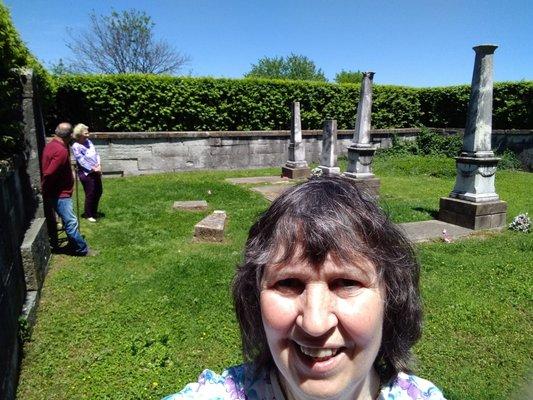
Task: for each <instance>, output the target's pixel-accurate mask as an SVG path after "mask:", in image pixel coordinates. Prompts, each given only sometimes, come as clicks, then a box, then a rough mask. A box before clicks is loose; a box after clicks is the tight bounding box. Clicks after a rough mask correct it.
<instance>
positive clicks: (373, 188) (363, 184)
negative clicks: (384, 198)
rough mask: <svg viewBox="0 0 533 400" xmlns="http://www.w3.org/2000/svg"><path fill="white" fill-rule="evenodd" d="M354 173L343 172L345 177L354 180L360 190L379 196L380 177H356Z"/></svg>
mask: <svg viewBox="0 0 533 400" xmlns="http://www.w3.org/2000/svg"><path fill="white" fill-rule="evenodd" d="M354 175H355V174H351V173H349V172H345V173H344V174H342V176H343V177H345V178H347V179H350V180H351V181H352V182H354V183H355V186H357V189H359V191H361V192H365V193H367V194H369V195H371V196H373V197H379V188H380V186H381V183H380V181H379V178H375V177H372V178H356V177H355V176H354Z"/></svg>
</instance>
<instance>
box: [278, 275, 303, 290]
mask: <svg viewBox="0 0 533 400" xmlns="http://www.w3.org/2000/svg"><path fill="white" fill-rule="evenodd" d="M276 288H277V289H278V290H280V291H283V292H290V293H301V292H303V290H304V283H303V282H302V281H300V280H299V279H294V278H288V279H281V280H279V281H278V282H276Z"/></svg>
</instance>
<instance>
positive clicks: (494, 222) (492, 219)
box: [439, 45, 507, 229]
mask: <svg viewBox="0 0 533 400" xmlns="http://www.w3.org/2000/svg"><path fill="white" fill-rule="evenodd" d="M497 47H498V46H494V45H480V46H476V47H474V51H475V52H476V60H475V63H474V73H473V76H472V87H471V90H470V102H469V104H468V115H467V120H466V128H465V134H464V138H463V149H462V152H461V154H460V156H459V157H456V158H455V160H456V161H455V163H456V168H457V177H456V181H455V187H454V188H453V190H452V192H451V193H450V196H449V197H441V199H440V210H439V219H440V220H441V221H445V222H449V223H452V224H455V225H460V226H463V227H466V228H470V229H490V228H500V227H503V226H505V225H506V213H507V203H506V202H504V201H500V199H499V196H498V195H497V194H496V190H495V188H494V177H495V174H496V165H497V164H498V161H499V160H500V159H499V158H497V157H494V153H493V151H492V147H491V135H492V87H493V81H492V76H493V63H492V59H493V54H494V51H495V50H496V48H497Z"/></svg>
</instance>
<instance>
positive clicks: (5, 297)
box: [0, 157, 50, 400]
mask: <svg viewBox="0 0 533 400" xmlns="http://www.w3.org/2000/svg"><path fill="white" fill-rule="evenodd" d="M35 207H36V205H35V204H34V198H33V193H32V189H31V181H30V178H29V176H28V174H27V172H26V168H25V166H24V165H23V159H22V157H15V158H14V159H13V160H11V161H10V162H6V161H0V398H2V399H7V400H9V399H14V398H15V393H16V382H17V379H18V367H19V361H20V355H21V346H20V345H21V343H20V340H19V337H18V332H19V318H20V317H22V318H23V319H26V318H29V321H27V322H28V324H29V325H31V324H32V322H33V321H34V319H35V305H36V301H37V300H38V293H39V291H40V289H41V287H42V281H43V279H44V275H45V274H46V267H47V265H48V260H49V258H50V248H49V245H48V234H47V231H46V223H45V220H44V218H35V219H32V218H33V216H34V215H35V211H36V209H35Z"/></svg>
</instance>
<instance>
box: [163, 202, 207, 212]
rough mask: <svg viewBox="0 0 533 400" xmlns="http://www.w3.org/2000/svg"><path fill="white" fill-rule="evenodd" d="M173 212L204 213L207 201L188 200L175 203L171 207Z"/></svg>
mask: <svg viewBox="0 0 533 400" xmlns="http://www.w3.org/2000/svg"><path fill="white" fill-rule="evenodd" d="M172 208H173V209H174V210H185V211H204V210H207V201H205V200H189V201H175V202H174V204H173V205H172Z"/></svg>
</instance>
